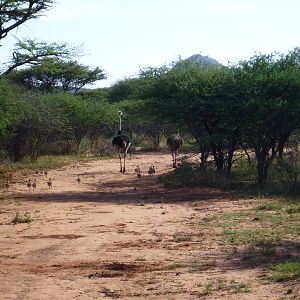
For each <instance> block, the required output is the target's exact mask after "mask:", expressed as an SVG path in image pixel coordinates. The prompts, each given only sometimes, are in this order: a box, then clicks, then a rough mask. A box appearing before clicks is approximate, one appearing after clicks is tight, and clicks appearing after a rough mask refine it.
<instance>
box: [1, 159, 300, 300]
mask: <svg viewBox="0 0 300 300" xmlns="http://www.w3.org/2000/svg"><path fill="white" fill-rule="evenodd" d="M138 164H139V165H140V168H141V170H142V178H141V179H138V178H137V176H136V175H135V174H134V168H135V167H136V165H138ZM151 164H154V165H155V166H156V168H157V172H156V174H155V175H154V176H148V174H147V170H148V168H149V166H150V165H151ZM171 169H172V168H171V157H170V155H167V154H160V153H154V154H153V153H151V154H138V155H134V156H133V157H132V159H131V160H128V166H127V172H126V173H125V174H121V173H119V172H118V171H119V166H118V160H117V159H109V160H97V161H91V162H88V163H84V164H76V165H73V166H70V167H65V168H62V169H59V170H51V171H49V174H48V177H52V178H54V180H53V187H52V188H48V186H47V184H46V181H47V178H46V177H45V176H44V175H43V174H29V175H27V176H26V177H25V176H22V175H15V176H14V179H13V180H14V182H15V183H14V184H11V185H10V187H9V191H8V192H5V191H3V193H4V194H6V195H9V196H10V199H11V200H6V201H5V200H2V202H1V204H0V299H24V300H25V299H37V300H42V299H59V300H61V299H82V300H83V299H289V298H288V297H289V295H288V293H289V292H288V287H287V286H285V285H284V284H273V283H272V284H270V283H269V284H264V283H262V281H261V279H260V277H261V276H262V274H264V272H265V270H264V269H263V268H260V267H257V266H256V267H255V268H249V267H245V266H244V265H243V264H242V263H241V262H240V261H239V260H238V259H236V258H230V257H229V255H228V249H227V248H226V246H225V245H224V244H223V243H221V242H220V239H219V238H218V237H217V236H216V235H215V234H214V233H213V232H212V231H213V230H214V229H207V228H206V229H205V228H202V227H201V226H195V224H197V222H199V221H201V220H202V219H203V218H205V217H208V216H214V215H216V214H219V213H221V212H224V211H227V210H234V209H237V208H239V207H241V205H247V201H233V200H230V197H229V196H228V195H226V194H225V193H222V192H219V191H217V190H211V189H203V188H195V189H173V190H172V189H166V188H164V187H163V186H162V185H161V184H160V183H159V181H158V177H159V175H160V174H163V173H165V172H168V171H171ZM77 174H81V175H80V178H81V182H80V183H78V182H77V181H76V178H77ZM28 177H31V178H36V179H37V189H36V190H35V191H32V190H29V189H28V187H27V186H26V181H27V179H28ZM241 202H242V203H241ZM17 211H18V212H19V216H20V217H25V215H26V216H28V217H30V219H31V222H30V223H18V224H15V225H13V224H12V223H11V221H12V220H13V219H14V217H15V216H16V212H17ZM244 286H249V287H250V288H249V290H247V291H246V292H245V291H244V290H243V287H244ZM293 297H294V299H296V298H297V296H295V291H293ZM295 297H296V298H295ZM298 299H300V298H298Z"/></svg>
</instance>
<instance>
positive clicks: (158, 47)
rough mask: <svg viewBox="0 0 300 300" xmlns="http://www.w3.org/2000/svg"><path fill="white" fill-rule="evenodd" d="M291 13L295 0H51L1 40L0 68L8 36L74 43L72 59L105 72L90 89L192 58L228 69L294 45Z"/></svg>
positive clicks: (297, 5) (299, 25)
mask: <svg viewBox="0 0 300 300" xmlns="http://www.w3.org/2000/svg"><path fill="white" fill-rule="evenodd" d="M299 14H300V1H299V0H284V1H283V0H84V1H83V0H56V3H55V5H54V7H53V8H52V9H51V10H49V11H48V12H46V13H45V15H44V16H42V17H40V18H38V19H36V20H30V21H28V22H26V23H24V24H23V25H21V26H20V27H19V28H18V29H17V30H15V31H13V32H12V33H11V34H10V35H8V37H6V38H5V39H3V40H2V41H1V42H2V45H3V46H2V47H0V64H2V63H4V62H5V61H8V59H9V57H10V55H11V52H12V49H13V45H14V44H15V43H16V38H18V39H22V38H31V39H33V38H35V39H37V40H38V41H44V42H49V43H53V42H56V43H67V44H69V45H70V46H81V47H82V50H83V53H84V55H83V56H81V57H78V62H79V63H81V64H84V65H87V66H90V67H96V66H98V67H100V68H102V69H103V70H104V72H105V73H106V75H107V79H106V80H101V81H99V82H97V83H96V84H95V85H93V86H92V87H94V88H97V87H107V86H111V85H112V84H114V83H115V82H117V81H118V80H122V79H124V78H129V77H132V76H135V75H137V74H138V72H139V70H140V69H143V68H146V67H161V66H163V65H164V64H169V63H172V62H174V61H176V60H178V59H179V58H181V59H185V58H188V57H189V56H191V55H193V54H201V55H204V56H206V55H207V56H209V57H212V58H214V59H216V60H217V61H219V62H220V63H222V64H224V65H228V64H234V63H237V62H238V61H240V60H247V59H249V58H250V57H251V56H253V55H254V54H257V53H262V54H266V53H271V52H274V51H278V52H281V53H286V52H288V51H290V50H293V49H294V48H295V47H300V31H299V30H300V17H299Z"/></svg>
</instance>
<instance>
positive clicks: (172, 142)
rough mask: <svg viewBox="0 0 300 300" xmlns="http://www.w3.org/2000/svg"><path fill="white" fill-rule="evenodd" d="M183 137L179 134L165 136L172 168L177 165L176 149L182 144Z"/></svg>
mask: <svg viewBox="0 0 300 300" xmlns="http://www.w3.org/2000/svg"><path fill="white" fill-rule="evenodd" d="M182 143H183V139H182V137H181V136H180V135H179V134H172V135H170V136H169V137H168V138H167V145H168V147H169V149H170V150H171V153H172V159H173V168H176V167H177V156H178V150H179V148H180V147H181V146H182Z"/></svg>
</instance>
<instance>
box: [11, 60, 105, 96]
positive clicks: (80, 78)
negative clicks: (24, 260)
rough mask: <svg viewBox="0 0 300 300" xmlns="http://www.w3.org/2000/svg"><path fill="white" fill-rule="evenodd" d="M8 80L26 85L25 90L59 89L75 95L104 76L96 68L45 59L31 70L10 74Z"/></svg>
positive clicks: (74, 62)
mask: <svg viewBox="0 0 300 300" xmlns="http://www.w3.org/2000/svg"><path fill="white" fill-rule="evenodd" d="M10 78H11V79H12V80H13V81H15V82H17V83H21V84H24V85H26V87H27V88H36V89H40V90H44V91H51V90H54V89H55V88H56V89H57V88H61V89H62V90H64V91H71V92H74V93H76V92H78V91H79V90H80V89H81V88H83V87H84V86H85V85H87V84H93V83H94V82H96V81H98V80H101V79H104V78H105V75H104V73H103V70H101V69H100V68H98V67H96V68H94V69H91V68H89V67H88V66H84V65H81V64H79V63H78V62H76V61H64V60H62V59H61V58H46V59H42V60H41V61H40V63H39V64H38V65H34V66H32V67H31V68H27V69H22V70H19V71H15V72H13V73H12V74H10Z"/></svg>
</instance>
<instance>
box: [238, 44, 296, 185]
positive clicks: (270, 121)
mask: <svg viewBox="0 0 300 300" xmlns="http://www.w3.org/2000/svg"><path fill="white" fill-rule="evenodd" d="M299 53H300V52H299V49H295V50H294V51H291V52H290V53H288V54H287V55H282V54H276V53H273V54H271V55H256V56H254V57H252V58H251V59H250V60H249V61H246V62H242V63H241V64H240V74H239V86H240V89H241V91H242V93H243V95H245V97H246V98H247V105H248V107H247V114H248V115H249V116H251V118H249V119H248V122H247V126H246V127H245V130H244V132H243V134H244V139H245V140H246V142H247V145H248V146H249V147H251V148H253V149H254V152H255V156H256V160H257V183H258V184H260V185H264V184H265V183H266V181H267V177H268V169H269V167H270V165H271V163H272V162H273V160H274V158H275V157H276V155H277V154H278V152H279V151H280V150H282V148H283V145H284V144H285V143H286V142H287V141H288V139H289V136H290V135H291V133H292V132H293V131H294V130H295V129H296V128H298V127H299V122H300V64H299V61H300V60H299V58H300V56H299Z"/></svg>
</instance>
